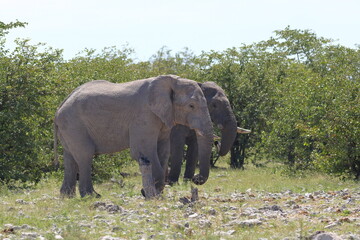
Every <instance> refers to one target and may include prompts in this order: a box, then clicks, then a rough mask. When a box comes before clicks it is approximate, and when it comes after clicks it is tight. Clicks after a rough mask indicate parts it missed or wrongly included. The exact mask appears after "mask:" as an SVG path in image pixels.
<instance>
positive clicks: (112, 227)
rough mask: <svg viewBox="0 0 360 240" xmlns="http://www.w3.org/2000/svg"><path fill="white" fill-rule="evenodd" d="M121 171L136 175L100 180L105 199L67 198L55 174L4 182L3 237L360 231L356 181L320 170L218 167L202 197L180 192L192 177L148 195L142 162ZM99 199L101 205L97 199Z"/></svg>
mask: <svg viewBox="0 0 360 240" xmlns="http://www.w3.org/2000/svg"><path fill="white" fill-rule="evenodd" d="M225 166H226V164H223V167H225ZM123 171H124V172H128V173H130V176H129V177H126V178H122V177H117V181H109V182H106V183H103V184H99V185H96V186H95V189H96V190H97V192H99V193H100V194H101V195H102V198H100V199H96V198H92V197H87V198H83V199H81V198H80V197H78V196H77V197H76V198H73V199H62V198H60V196H59V188H60V185H61V182H60V181H59V180H58V179H57V178H54V177H50V178H49V179H47V180H43V181H42V182H41V183H40V184H39V185H38V186H37V187H36V188H34V189H31V190H29V189H27V190H11V191H10V190H7V189H6V188H4V187H3V188H2V189H1V190H0V193H1V195H0V212H1V216H0V239H2V238H5V237H8V238H10V239H21V238H23V239H40V238H41V237H44V238H45V239H56V238H58V239H61V238H63V239H106V238H104V237H105V236H108V239H111V238H110V236H111V237H113V239H260V238H267V239H283V238H285V237H288V238H290V239H305V237H308V236H310V235H311V234H313V233H315V232H316V231H331V232H334V233H336V234H338V235H346V236H348V235H349V234H350V233H352V234H356V235H358V236H360V230H359V229H360V206H359V205H360V204H359V203H360V186H359V183H356V182H351V181H340V180H338V179H336V178H331V177H328V176H324V175H320V174H312V175H308V176H303V177H301V178H295V177H286V176H283V175H281V174H280V173H279V171H277V170H276V169H275V168H260V169H258V168H254V167H251V166H248V167H247V168H246V170H244V171H241V170H232V169H226V168H219V169H213V170H212V172H211V176H210V179H209V181H208V182H207V183H206V184H205V185H203V186H196V187H197V188H198V189H199V197H200V200H199V201H197V202H195V203H190V204H184V203H182V202H181V201H180V199H181V198H189V199H190V188H191V183H183V182H180V184H178V185H176V186H173V187H167V188H166V189H165V191H164V193H163V195H162V196H161V197H160V198H159V199H155V200H151V201H145V200H144V198H143V197H142V196H141V194H140V189H141V176H140V175H138V174H137V173H138V167H137V166H136V164H130V165H127V166H126V167H124V169H123ZM98 201H100V203H101V204H102V206H100V207H98V206H97V205H94V203H95V202H98ZM114 207H115V208H114ZM116 207H118V208H116ZM111 209H112V210H114V209H115V211H112V210H111ZM249 220H250V221H249ZM251 221H253V222H251ZM256 221H257V222H256ZM29 232H32V233H34V234H35V235H34V238H31V237H29V236H28V235H26V234H27V233H29ZM36 234H37V235H36ZM26 237H28V238H26Z"/></svg>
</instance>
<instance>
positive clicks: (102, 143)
mask: <svg viewBox="0 0 360 240" xmlns="http://www.w3.org/2000/svg"><path fill="white" fill-rule="evenodd" d="M90 135H91V137H92V139H93V142H94V144H95V152H96V154H104V153H115V152H120V151H122V150H124V149H126V148H129V131H126V130H122V129H117V130H115V129H112V131H107V130H105V129H103V131H99V132H98V133H97V134H96V133H93V132H91V133H90Z"/></svg>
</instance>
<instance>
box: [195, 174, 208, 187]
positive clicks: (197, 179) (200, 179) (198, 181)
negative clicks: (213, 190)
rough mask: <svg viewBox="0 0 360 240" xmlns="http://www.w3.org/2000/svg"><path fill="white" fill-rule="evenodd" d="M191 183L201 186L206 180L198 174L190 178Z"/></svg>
mask: <svg viewBox="0 0 360 240" xmlns="http://www.w3.org/2000/svg"><path fill="white" fill-rule="evenodd" d="M192 181H193V183H195V184H196V185H202V184H204V183H205V182H206V181H207V178H204V177H203V176H201V175H200V174H197V175H195V176H194V177H193V178H192Z"/></svg>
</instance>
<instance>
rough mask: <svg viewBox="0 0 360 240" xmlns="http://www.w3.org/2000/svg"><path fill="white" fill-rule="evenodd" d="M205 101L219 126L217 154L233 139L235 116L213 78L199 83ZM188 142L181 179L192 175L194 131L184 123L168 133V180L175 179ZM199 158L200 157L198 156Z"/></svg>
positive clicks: (195, 157) (195, 149)
mask: <svg viewBox="0 0 360 240" xmlns="http://www.w3.org/2000/svg"><path fill="white" fill-rule="evenodd" d="M199 86H200V87H201V90H202V91H203V93H204V96H205V98H206V101H207V105H208V109H209V113H210V117H211V120H212V122H213V123H214V124H215V125H216V126H217V127H218V128H220V129H221V147H220V150H219V155H220V156H224V155H226V154H227V153H228V152H229V150H230V148H231V146H232V145H233V143H234V140H235V137H236V131H237V125H236V119H235V116H234V113H233V111H232V109H231V106H230V103H229V100H228V99H227V97H226V95H225V92H224V90H223V89H222V88H221V87H219V86H218V85H217V84H216V83H214V82H205V83H199ZM185 144H186V145H187V146H188V149H187V153H186V154H187V155H186V169H185V173H184V179H192V177H193V176H194V174H195V168H196V164H197V162H198V157H199V156H201V154H200V152H198V145H197V139H196V133H195V131H194V130H191V129H190V128H189V127H187V126H184V125H180V124H179V125H176V126H174V127H173V128H172V130H171V135H170V171H169V174H168V181H169V183H170V184H172V183H175V182H177V181H178V180H179V176H180V172H181V164H182V160H183V156H184V145H185ZM200 161H201V159H200Z"/></svg>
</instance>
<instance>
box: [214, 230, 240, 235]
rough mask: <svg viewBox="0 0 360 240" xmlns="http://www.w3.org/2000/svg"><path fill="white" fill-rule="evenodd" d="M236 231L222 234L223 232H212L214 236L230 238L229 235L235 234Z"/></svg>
mask: <svg viewBox="0 0 360 240" xmlns="http://www.w3.org/2000/svg"><path fill="white" fill-rule="evenodd" d="M235 232H236V231H235V230H232V229H231V230H229V231H226V232H224V231H216V232H214V234H215V235H220V236H231V235H233V234H234V233H235Z"/></svg>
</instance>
